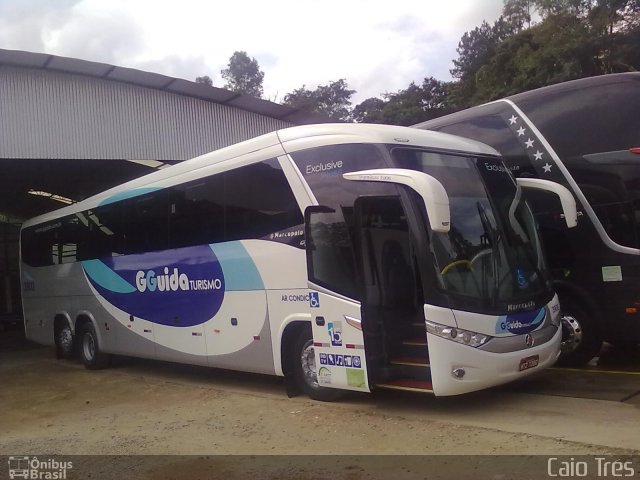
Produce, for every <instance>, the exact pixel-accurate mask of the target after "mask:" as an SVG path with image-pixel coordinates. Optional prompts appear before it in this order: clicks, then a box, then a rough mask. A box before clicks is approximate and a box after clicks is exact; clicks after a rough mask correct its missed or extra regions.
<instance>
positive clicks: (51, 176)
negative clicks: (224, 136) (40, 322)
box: [0, 159, 165, 324]
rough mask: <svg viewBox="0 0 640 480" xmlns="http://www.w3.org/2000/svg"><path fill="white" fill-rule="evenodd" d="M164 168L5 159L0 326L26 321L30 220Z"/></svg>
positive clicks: (0, 202) (0, 167)
mask: <svg viewBox="0 0 640 480" xmlns="http://www.w3.org/2000/svg"><path fill="white" fill-rule="evenodd" d="M162 165H165V164H164V163H161V162H155V161H149V162H139V161H136V162H132V161H127V160H95V159H90V160H59V159H55V160H54V159H0V172H2V188H0V324H7V323H15V322H20V321H22V301H21V297H20V271H19V240H20V227H21V225H22V223H23V222H24V220H26V219H28V218H32V217H35V216H37V215H41V214H43V213H46V212H49V211H51V210H55V209H58V208H62V207H64V206H65V205H68V204H69V203H73V202H77V201H79V200H82V199H84V198H87V197H89V196H91V195H94V194H96V193H98V192H101V191H103V190H106V189H108V188H110V187H113V186H115V185H118V184H121V183H123V182H126V181H128V180H131V179H134V178H137V177H140V176H142V175H145V174H147V173H150V172H152V171H153V170H154V169H155V168H156V167H158V166H162Z"/></svg>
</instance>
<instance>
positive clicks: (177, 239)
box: [169, 175, 224, 248]
mask: <svg viewBox="0 0 640 480" xmlns="http://www.w3.org/2000/svg"><path fill="white" fill-rule="evenodd" d="M169 201H170V211H171V213H170V215H169V247H170V248H179V247H186V246H191V245H203V244H207V243H215V242H223V241H224V176H223V175H215V176H211V177H207V178H202V179H198V180H195V181H193V182H189V183H186V184H184V185H178V186H176V187H172V188H171V189H170V193H169Z"/></svg>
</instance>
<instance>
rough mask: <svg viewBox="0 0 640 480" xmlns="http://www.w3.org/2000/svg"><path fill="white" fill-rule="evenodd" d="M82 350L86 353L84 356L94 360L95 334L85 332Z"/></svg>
mask: <svg viewBox="0 0 640 480" xmlns="http://www.w3.org/2000/svg"><path fill="white" fill-rule="evenodd" d="M82 352H83V353H84V358H86V359H87V360H93V357H94V356H95V354H96V344H95V341H94V340H93V336H91V335H89V334H85V335H84V337H83V338H82Z"/></svg>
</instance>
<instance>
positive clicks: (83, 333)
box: [79, 323, 111, 370]
mask: <svg viewBox="0 0 640 480" xmlns="http://www.w3.org/2000/svg"><path fill="white" fill-rule="evenodd" d="M79 348H80V358H81V359H82V363H83V364H84V366H85V367H87V368H88V369H90V370H99V369H101V368H106V367H108V366H109V364H110V363H111V356H110V355H109V354H107V353H104V352H101V351H100V346H99V344H98V335H97V334H96V329H95V327H94V326H93V324H92V323H85V324H84V325H83V326H82V327H81V329H80V342H79Z"/></svg>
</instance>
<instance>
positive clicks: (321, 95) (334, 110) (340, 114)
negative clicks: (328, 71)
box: [283, 78, 356, 121]
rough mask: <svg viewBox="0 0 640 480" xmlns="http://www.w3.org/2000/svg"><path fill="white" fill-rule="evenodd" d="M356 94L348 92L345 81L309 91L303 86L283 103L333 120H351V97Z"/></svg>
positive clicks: (285, 97) (330, 83) (285, 98)
mask: <svg viewBox="0 0 640 480" xmlns="http://www.w3.org/2000/svg"><path fill="white" fill-rule="evenodd" d="M354 93H356V91H355V90H350V89H349V86H348V85H347V82H346V80H345V79H343V78H341V79H340V80H336V81H332V82H329V84H328V85H320V86H318V88H316V89H315V90H309V89H308V88H306V87H305V86H304V85H303V86H302V87H300V88H297V89H296V90H294V91H293V92H291V93H288V94H286V95H285V96H284V101H283V103H284V104H285V105H290V106H292V107H294V108H298V109H300V110H304V111H307V112H317V113H321V114H323V115H326V116H328V117H331V118H333V119H334V120H342V121H350V120H351V96H352V95H353V94H354Z"/></svg>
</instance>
